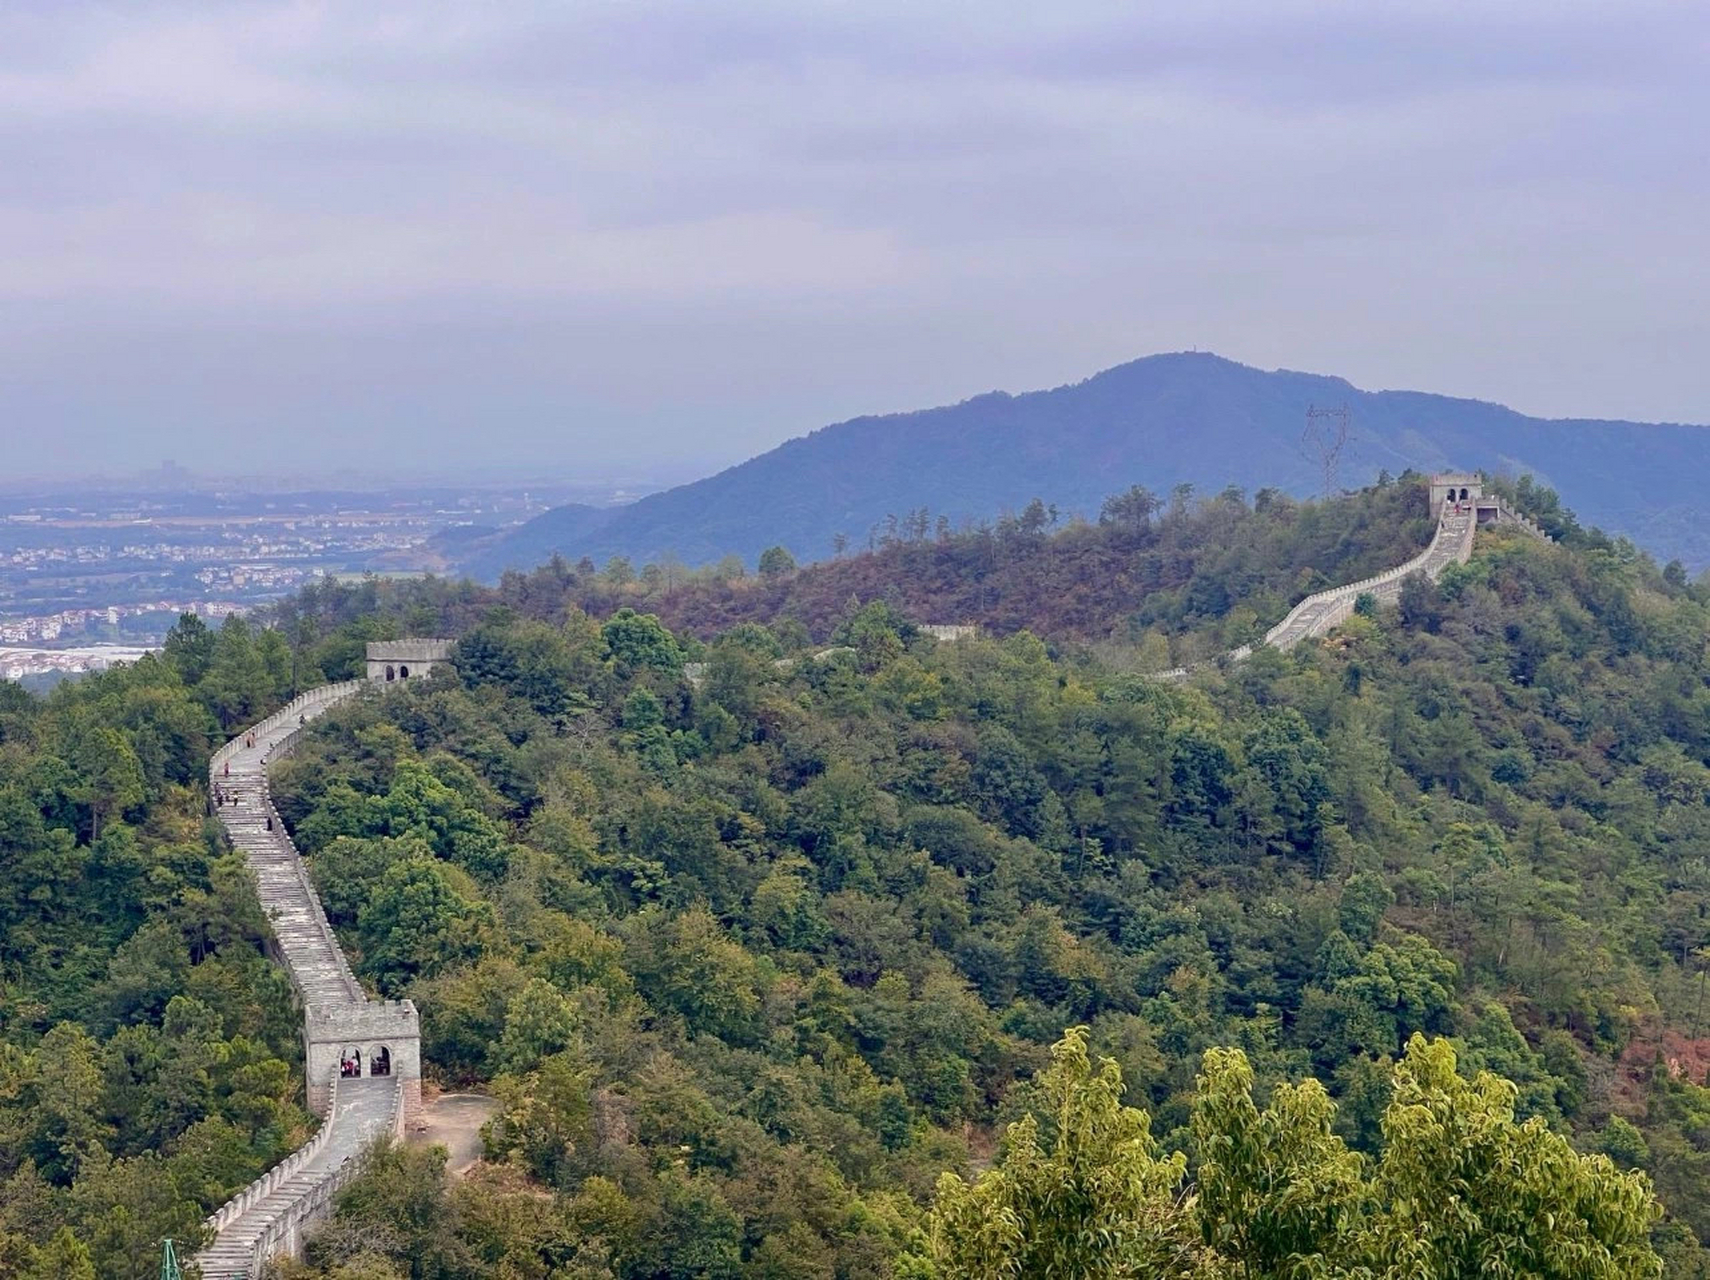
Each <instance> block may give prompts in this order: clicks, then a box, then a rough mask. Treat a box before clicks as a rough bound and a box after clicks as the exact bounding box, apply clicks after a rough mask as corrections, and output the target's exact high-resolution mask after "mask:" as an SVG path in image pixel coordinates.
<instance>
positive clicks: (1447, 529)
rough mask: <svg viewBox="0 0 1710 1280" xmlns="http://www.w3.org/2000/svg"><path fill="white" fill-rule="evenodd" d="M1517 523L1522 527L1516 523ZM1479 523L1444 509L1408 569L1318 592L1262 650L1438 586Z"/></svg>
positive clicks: (1186, 670) (1183, 670) (1178, 673)
mask: <svg viewBox="0 0 1710 1280" xmlns="http://www.w3.org/2000/svg"><path fill="white" fill-rule="evenodd" d="M1516 523H1521V522H1520V521H1518V520H1516ZM1524 525H1525V527H1526V528H1527V531H1528V532H1530V533H1533V534H1535V535H1536V536H1538V537H1543V536H1544V535H1543V533H1542V532H1541V531H1540V530H1538V528H1537V526H1535V525H1532V524H1531V522H1530V521H1525V522H1524ZM1477 528H1478V526H1477V521H1476V519H1475V517H1474V515H1473V512H1472V510H1471V509H1470V508H1469V509H1465V510H1457V509H1456V508H1455V507H1452V506H1449V505H1447V504H1445V505H1444V506H1443V508H1442V515H1441V516H1440V517H1439V518H1438V521H1437V532H1436V533H1435V534H1433V535H1432V537H1431V543H1430V545H1429V546H1427V547H1426V548H1425V550H1423V551H1421V552H1420V553H1419V554H1418V555H1416V556H1414V557H1413V558H1412V559H1411V560H1408V561H1407V562H1406V563H1404V564H1398V565H1396V566H1395V568H1393V569H1386V570H1384V571H1383V572H1382V573H1380V574H1378V575H1376V576H1375V577H1371V578H1363V579H1361V580H1360V581H1359V582H1350V583H1348V584H1346V585H1345V586H1340V587H1331V588H1330V589H1329V590H1327V591H1315V592H1313V593H1312V594H1311V595H1309V596H1307V597H1306V599H1304V600H1302V601H1301V602H1300V603H1299V604H1297V605H1295V606H1294V608H1292V609H1290V610H1289V611H1288V616H1287V617H1285V618H1284V619H1283V620H1282V621H1281V622H1279V623H1277V625H1276V626H1274V627H1272V628H1271V629H1270V630H1269V631H1267V632H1265V638H1264V639H1263V640H1261V641H1260V642H1259V643H1260V644H1268V645H1270V646H1271V647H1272V648H1276V649H1290V648H1293V647H1294V646H1295V645H1297V644H1299V643H1300V642H1301V641H1302V640H1305V639H1307V638H1309V637H1311V636H1321V635H1323V634H1324V633H1325V632H1327V631H1329V630H1330V629H1331V628H1332V627H1336V626H1339V625H1340V624H1341V623H1343V622H1346V621H1347V620H1348V617H1349V616H1350V615H1351V614H1352V613H1353V612H1354V604H1355V602H1356V601H1358V600H1359V598H1360V597H1361V596H1363V595H1368V594H1369V595H1371V596H1373V597H1375V598H1376V599H1377V600H1378V601H1379V602H1380V603H1383V604H1393V603H1394V602H1395V601H1396V600H1397V599H1399V598H1400V596H1401V584H1402V582H1403V581H1405V580H1406V579H1407V578H1408V577H1409V576H1411V575H1412V574H1415V573H1422V574H1424V575H1425V576H1426V577H1427V578H1429V579H1430V580H1431V581H1433V582H1435V581H1436V580H1437V579H1438V578H1439V577H1440V576H1441V575H1442V572H1443V570H1444V569H1447V568H1448V567H1449V566H1450V565H1452V564H1465V563H1466V562H1467V561H1468V560H1469V559H1470V558H1471V557H1472V545H1473V534H1474V533H1475V532H1476V531H1477ZM1252 653H1253V646H1252V645H1242V646H1241V647H1240V648H1239V649H1233V650H1231V651H1230V652H1229V653H1227V654H1226V655H1224V661H1227V662H1241V661H1243V660H1245V659H1247V658H1249V657H1251V656H1252ZM1194 670H1195V668H1193V667H1171V668H1170V669H1169V670H1168V671H1158V672H1154V673H1153V678H1154V679H1157V680H1168V681H1172V682H1174V681H1181V680H1186V679H1187V678H1188V676H1190V675H1191V674H1193V671H1194Z"/></svg>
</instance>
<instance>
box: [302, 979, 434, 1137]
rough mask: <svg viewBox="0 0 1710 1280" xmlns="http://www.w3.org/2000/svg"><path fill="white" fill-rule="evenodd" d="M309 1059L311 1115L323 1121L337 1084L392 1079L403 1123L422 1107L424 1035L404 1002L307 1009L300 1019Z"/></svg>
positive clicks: (311, 1007) (408, 1004) (414, 1012)
mask: <svg viewBox="0 0 1710 1280" xmlns="http://www.w3.org/2000/svg"><path fill="white" fill-rule="evenodd" d="M303 1039H304V1041H305V1042H306V1043H305V1048H306V1050H307V1057H308V1063H307V1067H308V1086H309V1109H310V1110H311V1111H314V1112H315V1113H317V1114H318V1115H323V1116H324V1115H325V1114H326V1109H327V1106H328V1104H329V1103H330V1102H331V1101H332V1085H333V1080H334V1078H335V1077H337V1078H340V1079H345V1080H349V1079H363V1080H367V1079H372V1078H374V1077H384V1076H390V1077H393V1078H395V1079H396V1080H397V1082H398V1088H399V1090H400V1091H401V1092H402V1094H403V1100H404V1106H403V1120H404V1122H405V1123H406V1124H407V1123H408V1122H409V1121H410V1120H412V1119H414V1117H415V1115H416V1113H417V1112H418V1111H419V1110H421V1105H422V1032H421V1021H420V1019H419V1018H418V1017H417V1016H416V1006H415V1005H413V1004H411V1003H410V1002H409V1001H408V1000H370V1001H368V1002H367V1003H365V1004H344V1005H311V1006H309V1011H308V1013H307V1014H306V1015H305V1017H304V1019H303Z"/></svg>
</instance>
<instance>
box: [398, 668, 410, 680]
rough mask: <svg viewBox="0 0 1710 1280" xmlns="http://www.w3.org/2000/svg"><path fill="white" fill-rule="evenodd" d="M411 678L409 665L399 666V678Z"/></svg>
mask: <svg viewBox="0 0 1710 1280" xmlns="http://www.w3.org/2000/svg"><path fill="white" fill-rule="evenodd" d="M409 678H410V669H409V668H408V667H399V668H398V679H400V680H408V679H409Z"/></svg>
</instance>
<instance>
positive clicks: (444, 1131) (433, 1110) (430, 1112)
mask: <svg viewBox="0 0 1710 1280" xmlns="http://www.w3.org/2000/svg"><path fill="white" fill-rule="evenodd" d="M498 1109H499V1100H498V1099H497V1098H489V1097H488V1096H487V1095H486V1094H484V1093H442V1094H440V1095H439V1096H438V1097H437V1098H434V1099H433V1100H432V1101H431V1102H430V1101H428V1100H427V1099H426V1098H424V1099H423V1100H422V1110H421V1118H420V1119H419V1120H418V1121H417V1122H416V1124H414V1125H412V1126H411V1127H410V1134H409V1141H410V1145H411V1146H419V1145H426V1144H428V1143H434V1142H437V1143H438V1144H439V1145H440V1146H442V1147H444V1148H445V1149H446V1152H447V1153H448V1156H449V1158H448V1159H447V1160H446V1164H445V1168H446V1172H448V1173H450V1174H451V1175H452V1176H453V1177H461V1176H462V1174H463V1171H464V1170H465V1169H467V1168H468V1167H469V1166H470V1165H472V1164H474V1163H475V1162H476V1161H477V1160H479V1159H480V1158H481V1126H482V1125H484V1124H486V1123H487V1121H488V1120H489V1119H491V1118H492V1115H493V1113H494V1112H495V1111H497V1110H498Z"/></svg>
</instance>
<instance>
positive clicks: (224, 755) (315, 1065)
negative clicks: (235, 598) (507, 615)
mask: <svg viewBox="0 0 1710 1280" xmlns="http://www.w3.org/2000/svg"><path fill="white" fill-rule="evenodd" d="M393 643H394V644H395V645H397V646H400V647H401V649H402V651H403V652H405V653H407V654H409V655H410V656H412V657H415V659H416V661H417V662H418V663H425V664H431V663H432V662H434V661H436V660H437V659H436V658H435V657H434V656H433V655H435V654H449V652H450V647H451V646H450V642H449V641H444V640H433V641H398V642H393ZM415 674H416V668H415V667H413V666H412V668H411V675H412V677H413V676H414V675H415ZM423 674H425V670H424V671H423ZM369 687H370V686H369V683H368V682H367V681H364V680H347V681H344V682H342V683H340V684H332V685H325V686H323V687H321V688H318V689H313V690H311V691H309V692H308V693H305V694H303V695H302V696H300V697H298V698H295V699H293V700H292V701H291V702H290V703H289V704H288V705H287V706H285V707H283V708H282V709H280V710H279V711H278V712H276V713H274V714H273V715H271V716H269V717H267V719H265V720H263V721H262V722H261V723H259V724H257V725H255V726H254V727H253V728H250V729H246V730H245V731H244V732H243V733H241V734H239V735H238V736H237V737H236V738H233V739H232V740H231V741H230V742H228V743H226V744H225V745H224V746H223V747H221V748H220V749H219V750H218V751H216V752H215V753H214V755H213V757H212V759H211V760H210V761H209V796H210V799H211V800H213V801H215V803H214V806H213V807H214V812H215V813H216V814H217V815H218V816H219V818H220V821H221V822H222V823H223V824H224V826H225V828H226V832H227V834H228V835H229V836H230V838H231V842H232V844H233V846H234V847H235V848H237V849H239V850H241V851H242V852H243V854H244V857H245V860H246V861H247V862H248V864H249V867H250V870H251V872H252V873H253V874H254V876H255V880H256V891H257V895H258V897H259V898H260V900H261V904H262V908H263V910H264V911H265V912H266V914H267V917H268V920H269V923H270V925H271V928H272V932H273V943H272V946H271V947H270V951H271V952H272V954H274V955H275V956H277V958H278V959H279V960H280V961H281V962H282V963H283V964H284V967H285V970H286V972H287V973H288V974H289V975H290V977H291V986H292V990H293V991H294V992H295V994H296V996H297V999H298V1001H299V1002H300V1004H301V1006H302V1009H303V1049H304V1064H305V1070H304V1079H305V1084H306V1088H307V1094H308V1103H309V1106H310V1108H311V1109H312V1110H313V1111H315V1113H316V1114H318V1115H320V1116H321V1117H322V1120H323V1123H322V1125H321V1128H320V1130H319V1131H318V1132H317V1133H316V1135H315V1137H314V1138H313V1139H311V1140H310V1141H309V1142H308V1143H307V1144H305V1145H304V1146H303V1147H301V1148H299V1149H298V1150H297V1151H296V1152H294V1153H292V1155H291V1156H290V1157H289V1158H287V1159H286V1160H285V1161H284V1162H282V1163H281V1164H280V1165H278V1166H277V1167H275V1168H274V1169H271V1170H269V1171H268V1172H267V1173H266V1174H265V1175H264V1176H263V1177H261V1178H259V1179H257V1180H256V1181H255V1182H254V1183H252V1184H251V1185H250V1186H249V1187H246V1188H245V1189H244V1190H243V1191H241V1192H239V1193H238V1194H237V1195H236V1196H234V1197H233V1198H232V1199H231V1201H230V1202H229V1203H227V1204H226V1205H225V1206H224V1207H222V1208H221V1209H220V1211H219V1212H218V1213H216V1214H214V1215H213V1216H212V1217H211V1218H209V1219H208V1220H207V1226H208V1228H209V1229H210V1230H211V1231H212V1232H213V1233H214V1240H213V1242H212V1243H211V1244H210V1245H209V1246H208V1247H207V1248H206V1249H204V1250H203V1251H202V1252H201V1253H200V1254H198V1255H197V1258H196V1262H197V1265H198V1266H199V1267H200V1268H201V1271H202V1274H203V1277H204V1280H231V1278H235V1277H246V1278H247V1277H253V1276H256V1275H259V1274H260V1272H261V1270H262V1268H263V1266H264V1264H265V1263H266V1261H267V1260H268V1259H269V1258H272V1257H274V1256H276V1255H278V1254H281V1253H284V1254H292V1255H294V1254H296V1253H297V1252H298V1250H299V1249H300V1247H301V1242H302V1233H303V1230H304V1228H305V1227H306V1226H307V1225H308V1224H309V1223H311V1222H313V1221H314V1220H315V1219H316V1218H317V1217H319V1216H321V1215H322V1214H324V1213H326V1212H327V1209H328V1207H329V1206H330V1204H331V1202H332V1197H333V1195H334V1193H335V1192H336V1191H337V1190H338V1188H339V1187H340V1186H342V1185H343V1184H344V1182H345V1181H347V1180H348V1179H349V1178H350V1177H352V1176H354V1174H355V1173H356V1171H357V1170H358V1169H359V1168H360V1167H361V1160H362V1156H363V1154H364V1152H365V1151H366V1150H367V1148H368V1145H369V1144H370V1143H371V1142H372V1141H373V1140H374V1138H375V1137H376V1136H378V1135H379V1134H382V1133H392V1134H395V1135H399V1136H401V1135H402V1133H403V1131H404V1128H405V1126H406V1124H407V1123H408V1122H409V1121H410V1120H412V1119H413V1118H414V1117H415V1115H416V1112H417V1111H418V1109H419V1108H420V1105H421V1028H420V1018H419V1016H418V1015H417V1012H416V1008H415V1006H414V1005H413V1004H411V1003H410V1002H409V1001H407V1000H370V999H369V998H368V996H367V993H366V992H364V991H363V989H362V986H361V984H360V983H359V982H358V981H357V979H356V976H355V974H354V973H352V972H351V968H350V962H349V960H348V959H346V957H345V955H344V952H343V950H342V949H341V948H340V947H339V945H338V939H337V937H336V936H335V935H334V934H333V931H332V927H331V925H330V924H329V923H328V921H327V917H326V912H325V910H324V909H323V908H322V906H321V900H320V896H319V895H318V894H317V893H316V892H315V888H314V885H313V884H312V883H311V882H310V880H309V876H308V871H307V869H306V867H305V866H304V865H303V860H302V857H301V855H300V854H299V853H298V851H297V848H296V846H295V845H294V844H293V843H292V842H291V837H290V835H289V834H288V833H287V832H286V830H285V823H284V821H283V820H282V819H281V818H280V816H279V811H278V810H277V809H276V808H275V807H274V805H273V798H272V795H271V793H270V788H269V785H268V779H267V766H268V764H269V763H270V762H271V761H273V760H276V759H279V758H281V757H284V756H288V755H289V754H291V752H292V751H293V750H294V749H295V747H296V743H297V740H298V738H299V736H300V735H301V734H302V732H303V730H304V729H305V728H306V726H307V725H308V723H309V722H310V721H311V720H313V719H315V718H316V717H317V716H319V715H321V714H323V713H324V712H325V711H326V710H327V708H329V707H331V706H333V705H335V704H336V703H338V702H341V701H343V700H344V699H346V698H350V697H354V696H356V695H357V694H359V693H361V692H362V691H363V690H364V689H367V688H369ZM347 1047H349V1048H356V1049H359V1050H360V1052H361V1054H362V1059H363V1063H364V1071H363V1074H362V1076H361V1077H360V1078H350V1077H343V1076H341V1074H340V1066H339V1064H340V1060H341V1055H342V1053H343V1051H344V1049H346V1048H347ZM381 1049H384V1050H385V1053H386V1057H387V1059H388V1063H389V1066H390V1070H389V1071H388V1072H387V1073H386V1074H385V1075H382V1076H375V1075H373V1074H372V1064H373V1062H374V1058H375V1055H376V1053H377V1052H378V1051H379V1050H381Z"/></svg>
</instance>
